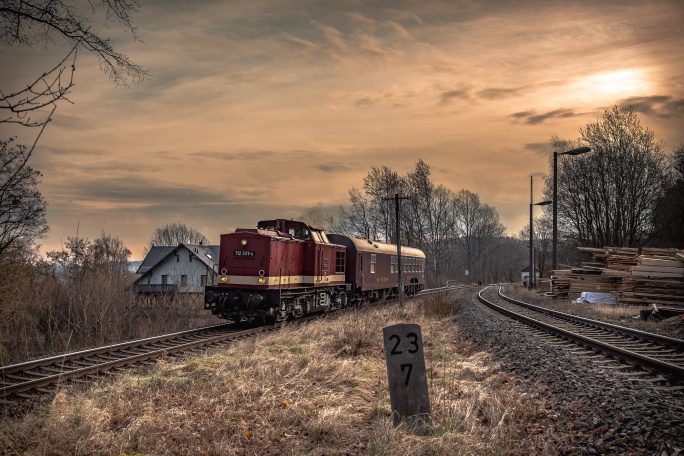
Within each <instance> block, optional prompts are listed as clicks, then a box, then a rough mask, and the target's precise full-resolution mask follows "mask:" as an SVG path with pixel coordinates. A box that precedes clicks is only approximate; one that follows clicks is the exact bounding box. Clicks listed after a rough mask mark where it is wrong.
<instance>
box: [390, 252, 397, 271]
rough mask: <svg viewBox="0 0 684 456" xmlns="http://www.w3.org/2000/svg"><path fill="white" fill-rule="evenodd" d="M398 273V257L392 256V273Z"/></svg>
mask: <svg viewBox="0 0 684 456" xmlns="http://www.w3.org/2000/svg"><path fill="white" fill-rule="evenodd" d="M396 272H397V257H396V255H392V259H391V260H390V273H391V274H394V273H396Z"/></svg>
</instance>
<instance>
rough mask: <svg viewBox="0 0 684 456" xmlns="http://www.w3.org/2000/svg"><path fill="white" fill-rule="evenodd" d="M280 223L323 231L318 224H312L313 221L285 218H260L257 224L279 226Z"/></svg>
mask: <svg viewBox="0 0 684 456" xmlns="http://www.w3.org/2000/svg"><path fill="white" fill-rule="evenodd" d="M281 224H283V225H285V226H301V225H305V226H308V227H309V228H311V229H312V230H316V231H325V228H323V227H322V226H319V225H314V224H313V223H306V222H300V221H297V220H287V219H273V220H262V221H260V222H259V223H258V224H257V226H258V227H262V226H274V227H277V226H280V225H281Z"/></svg>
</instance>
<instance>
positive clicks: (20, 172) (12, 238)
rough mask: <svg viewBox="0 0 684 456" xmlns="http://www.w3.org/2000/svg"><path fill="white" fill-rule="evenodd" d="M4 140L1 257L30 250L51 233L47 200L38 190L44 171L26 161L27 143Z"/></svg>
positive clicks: (0, 193) (1, 144)
mask: <svg viewBox="0 0 684 456" xmlns="http://www.w3.org/2000/svg"><path fill="white" fill-rule="evenodd" d="M12 142H13V139H11V138H10V139H9V140H1V139H0V257H2V258H7V254H9V253H10V252H11V251H12V250H13V249H14V250H16V249H21V250H23V249H26V248H28V247H30V246H32V245H33V243H34V241H35V240H36V239H38V238H40V237H42V236H44V235H45V234H46V233H47V232H48V226H47V222H46V219H45V213H46V207H47V205H46V203H45V200H44V199H43V196H42V195H41V194H40V192H39V191H38V188H37V186H38V178H39V177H40V172H39V171H36V170H35V169H33V168H31V167H30V166H28V165H27V164H26V162H27V161H28V158H29V153H28V152H27V151H26V148H25V147H24V146H13V145H12Z"/></svg>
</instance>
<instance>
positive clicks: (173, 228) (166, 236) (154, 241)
mask: <svg viewBox="0 0 684 456" xmlns="http://www.w3.org/2000/svg"><path fill="white" fill-rule="evenodd" d="M178 244H209V240H208V239H207V238H206V236H204V235H203V234H202V233H200V232H199V231H197V230H196V229H194V228H191V227H189V226H187V225H185V224H184V223H178V222H175V223H167V224H166V225H164V226H162V227H161V228H157V229H156V230H154V233H153V234H152V237H150V242H149V243H148V244H147V245H146V246H145V251H144V255H147V253H148V252H149V251H150V249H151V248H152V247H154V246H159V245H167V246H177V245H178Z"/></svg>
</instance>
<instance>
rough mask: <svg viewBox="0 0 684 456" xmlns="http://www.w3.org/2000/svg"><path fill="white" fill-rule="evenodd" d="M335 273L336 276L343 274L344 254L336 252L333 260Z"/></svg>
mask: <svg viewBox="0 0 684 456" xmlns="http://www.w3.org/2000/svg"><path fill="white" fill-rule="evenodd" d="M335 272H336V273H337V274H344V252H337V256H336V258H335Z"/></svg>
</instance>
